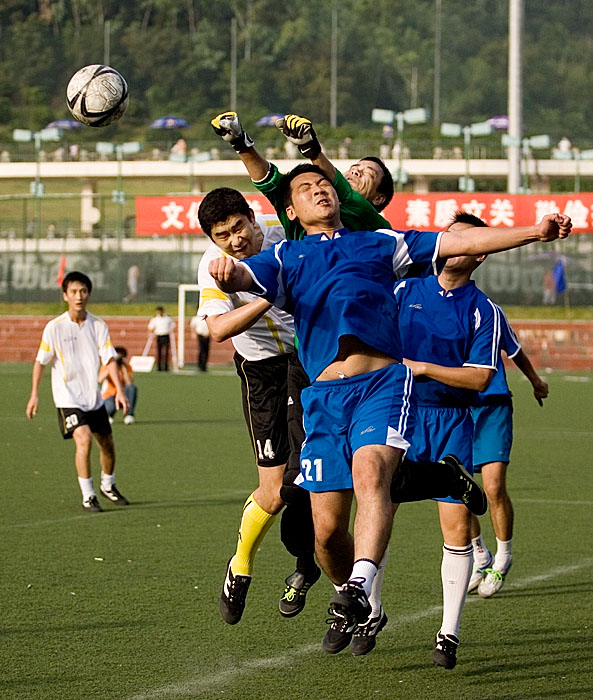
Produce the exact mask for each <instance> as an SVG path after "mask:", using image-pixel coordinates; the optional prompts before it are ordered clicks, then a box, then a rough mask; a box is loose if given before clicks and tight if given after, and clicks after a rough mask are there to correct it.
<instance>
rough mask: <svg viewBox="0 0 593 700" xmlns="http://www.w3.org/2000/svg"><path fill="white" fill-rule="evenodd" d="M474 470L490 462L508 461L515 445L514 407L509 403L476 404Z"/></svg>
mask: <svg viewBox="0 0 593 700" xmlns="http://www.w3.org/2000/svg"><path fill="white" fill-rule="evenodd" d="M472 416H473V419H474V465H475V466H474V470H475V471H481V470H482V465H484V464H490V462H506V463H507V464H508V462H509V461H510V458H511V447H512V446H513V407H512V405H508V404H498V405H492V406H478V407H476V406H474V407H473V408H472Z"/></svg>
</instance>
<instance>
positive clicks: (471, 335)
mask: <svg viewBox="0 0 593 700" xmlns="http://www.w3.org/2000/svg"><path fill="white" fill-rule="evenodd" d="M395 299H396V302H397V305H398V307H399V319H398V328H399V335H400V340H401V345H402V350H403V355H404V357H407V358H408V359H410V360H416V361H420V362H432V363H434V364H437V365H442V366H445V367H462V366H465V367H484V368H486V369H492V370H495V369H496V365H497V360H498V358H499V356H500V350H499V341H500V314H499V310H498V307H497V306H496V304H494V303H493V302H492V301H491V300H490V299H488V297H487V296H486V295H485V294H484V293H483V292H481V291H480V290H479V289H478V288H477V287H476V285H475V283H474V282H473V281H470V282H468V283H467V284H464V285H463V286H462V287H457V288H456V289H452V290H449V291H445V290H444V289H443V288H442V287H441V286H440V284H439V282H438V278H437V277H435V276H432V277H426V278H422V279H408V280H404V281H402V282H400V283H399V284H398V285H397V286H396V288H395ZM414 395H415V399H416V401H417V403H418V404H419V405H425V406H447V407H463V406H470V405H472V404H474V403H476V401H477V397H478V392H476V391H472V390H469V389H459V388H456V387H451V386H448V385H446V384H443V383H442V382H439V381H437V380H435V379H429V378H428V377H418V378H416V380H415V382H414Z"/></svg>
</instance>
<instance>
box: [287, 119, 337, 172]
mask: <svg viewBox="0 0 593 700" xmlns="http://www.w3.org/2000/svg"><path fill="white" fill-rule="evenodd" d="M276 127H277V128H278V129H279V130H280V131H281V132H282V133H283V134H284V136H286V138H287V139H288V140H289V141H291V142H292V143H294V144H295V145H296V146H297V148H298V149H299V151H300V152H301V153H302V154H303V155H304V156H305V158H309V159H310V160H311V161H312V162H313V163H314V164H315V165H317V166H318V167H319V168H321V170H323V172H324V173H325V174H326V175H327V177H328V178H329V180H330V182H333V181H334V178H335V177H336V169H335V167H334V165H333V163H332V162H331V161H330V160H329V159H328V158H327V156H325V155H324V154H323V153H322V151H321V144H320V143H319V139H318V138H317V134H316V133H315V129H314V128H313V123H312V122H311V120H310V119H307V118H306V117H299V116H298V114H287V115H286V116H285V117H283V118H282V119H277V120H276Z"/></svg>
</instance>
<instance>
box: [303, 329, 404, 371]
mask: <svg viewBox="0 0 593 700" xmlns="http://www.w3.org/2000/svg"><path fill="white" fill-rule="evenodd" d="M397 362H398V361H397V360H396V359H395V358H393V357H391V356H390V355H386V354H385V353H384V352H381V351H380V350H375V348H372V347H371V346H370V345H367V344H366V343H363V342H362V340H360V339H359V338H357V337H356V336H353V335H346V336H342V337H341V338H340V349H339V351H338V354H337V355H336V359H335V360H334V361H333V362H332V363H331V364H329V365H328V366H327V367H326V368H325V369H324V370H323V372H322V373H321V374H320V375H319V376H318V377H317V379H316V380H315V381H318V382H324V381H325V382H327V381H332V380H335V379H347V378H348V377H356V376H357V375H358V374H365V373H366V372H374V371H375V370H378V369H383V367H387V365H394V364H397Z"/></svg>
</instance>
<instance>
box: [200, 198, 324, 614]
mask: <svg viewBox="0 0 593 700" xmlns="http://www.w3.org/2000/svg"><path fill="white" fill-rule="evenodd" d="M198 216H199V218H200V225H201V227H202V229H203V231H204V232H205V233H206V234H207V235H208V236H209V237H210V238H211V239H212V245H211V246H210V247H209V248H208V249H207V250H206V252H205V253H204V255H203V256H202V259H201V261H200V266H199V269H198V284H199V286H200V307H199V310H198V317H199V318H205V319H206V322H207V324H208V328H209V330H210V337H211V338H213V339H214V340H216V341H218V342H220V341H223V340H226V339H227V338H232V342H233V345H234V346H235V358H234V359H235V366H236V368H237V374H238V375H239V377H240V378H241V393H242V397H243V412H244V415H245V422H246V423H247V427H248V429H249V434H250V438H251V443H252V446H253V450H254V452H255V456H256V464H257V468H258V476H259V485H258V487H257V489H256V490H255V491H254V492H253V493H252V494H251V495H250V496H249V498H248V499H247V502H246V503H245V506H244V508H243V516H242V519H241V525H240V528H239V537H238V543H237V549H236V552H235V554H234V556H233V557H232V558H231V559H230V561H229V563H228V565H227V572H226V577H225V582H224V586H223V590H222V594H221V597H220V612H221V615H222V618H223V620H224V621H225V622H227V623H228V624H231V625H233V624H236V623H237V622H239V620H240V619H241V615H242V614H243V610H244V607H245V597H246V595H247V591H248V588H249V584H250V583H251V576H252V572H253V561H254V558H255V553H256V552H257V548H258V547H259V544H260V543H261V541H262V539H263V538H264V536H265V534H266V533H267V531H268V530H269V528H270V526H271V525H272V523H273V522H274V519H275V517H276V515H277V514H278V513H279V512H280V511H281V510H282V507H283V505H284V504H283V501H282V498H281V495H280V489H281V486H282V476H283V473H284V467H285V465H286V461H287V459H288V454H289V451H290V449H289V442H288V429H287V404H288V390H287V383H286V380H287V373H288V360H289V356H290V355H291V353H292V352H293V350H294V324H293V320H292V316H290V315H289V314H287V313H286V312H284V311H282V310H280V309H277V308H275V307H272V305H271V304H269V303H268V302H266V301H264V300H263V299H257V298H256V297H255V296H254V295H253V294H251V293H249V292H238V293H237V294H226V293H225V292H222V291H221V290H220V289H219V288H218V287H217V286H216V283H215V281H214V279H213V278H212V276H211V275H210V273H209V272H208V267H209V265H210V263H211V262H212V261H213V260H216V259H218V258H221V257H232V258H234V259H235V260H244V259H245V258H248V257H251V256H252V255H255V254H256V253H259V252H260V251H261V250H266V249H267V248H270V247H271V246H272V245H273V244H274V243H277V242H278V241H281V240H284V229H283V228H282V226H281V224H280V222H279V220H278V218H277V216H276V215H272V216H271V215H264V216H257V217H256V216H255V214H254V212H253V210H252V209H251V208H250V207H249V204H248V203H247V201H246V200H245V198H244V197H243V195H241V193H240V192H237V191H236V190H233V189H230V188H227V187H221V188H218V189H215V190H212V191H211V192H210V193H209V194H208V195H206V197H205V198H204V200H203V201H202V203H201V205H200V209H199V213H198ZM283 541H284V538H283ZM285 545H286V546H287V548H288V549H289V551H292V550H291V548H290V546H289V545H287V544H286V542H285ZM293 553H294V552H293ZM309 559H310V561H308V562H307V564H308V566H307V567H306V574H307V576H306V577H305V578H306V581H305V582H304V583H306V584H307V585H306V587H305V588H304V592H303V596H302V600H301V603H302V605H304V597H305V595H306V592H307V590H308V589H309V588H310V586H311V585H313V583H315V581H317V579H318V578H319V576H320V571H319V568H318V567H317V565H316V564H315V562H314V559H313V553H312V552H311V553H310V555H309ZM297 568H298V561H297ZM301 590H302V588H301ZM300 609H302V606H301V607H299V609H298V610H297V609H296V608H295V610H296V612H293V611H292V610H291V611H289V612H291V613H292V614H297V612H299V611H300Z"/></svg>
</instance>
